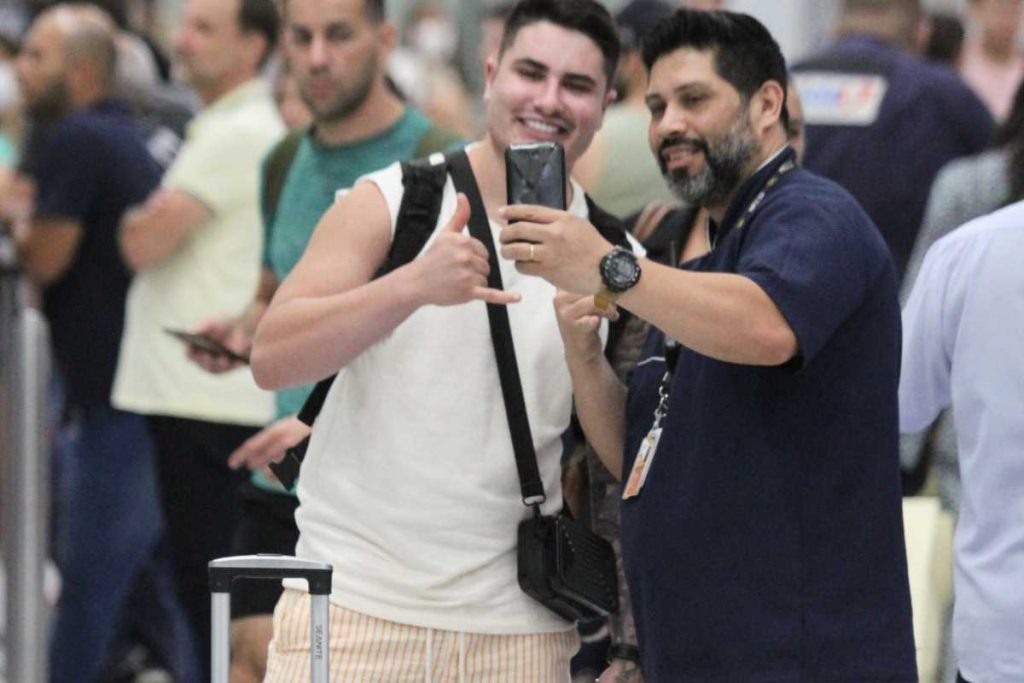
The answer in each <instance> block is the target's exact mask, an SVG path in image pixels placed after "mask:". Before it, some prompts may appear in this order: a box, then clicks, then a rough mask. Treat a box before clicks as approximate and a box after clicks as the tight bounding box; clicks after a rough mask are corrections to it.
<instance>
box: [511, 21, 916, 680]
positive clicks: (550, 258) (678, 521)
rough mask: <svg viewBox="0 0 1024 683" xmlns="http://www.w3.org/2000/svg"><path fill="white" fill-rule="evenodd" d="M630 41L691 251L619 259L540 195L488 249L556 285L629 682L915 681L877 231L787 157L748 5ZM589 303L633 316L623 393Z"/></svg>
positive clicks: (767, 57)
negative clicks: (612, 565)
mask: <svg viewBox="0 0 1024 683" xmlns="http://www.w3.org/2000/svg"><path fill="white" fill-rule="evenodd" d="M643 57H644V62H645V64H646V67H647V69H648V74H649V80H648V87H647V95H646V102H647V107H648V110H649V111H650V113H651V124H650V128H649V141H650V145H651V150H652V152H653V154H654V155H655V158H656V159H657V160H658V162H659V164H660V165H661V168H662V172H663V174H664V176H665V179H666V181H667V182H668V184H669V185H670V186H671V187H672V188H673V190H674V191H675V192H676V194H677V195H678V196H679V197H680V199H682V200H684V201H685V202H687V203H688V204H691V205H694V206H698V207H701V208H703V209H705V210H706V212H707V220H706V221H705V222H704V224H703V225H702V226H701V229H700V231H699V233H698V234H701V233H702V236H703V239H704V240H705V242H706V247H707V249H708V251H707V253H706V254H705V255H703V256H700V257H698V258H694V259H692V260H690V261H687V262H685V263H683V264H681V265H680V266H679V267H675V268H673V267H671V266H667V265H663V264H659V263H656V262H654V261H651V260H647V259H643V258H640V259H637V258H635V257H634V256H633V255H631V254H628V253H623V252H620V251H617V250H612V249H610V245H608V244H607V243H606V242H604V241H602V240H599V239H597V238H596V237H595V236H594V235H593V234H592V233H591V232H590V231H589V230H588V226H587V225H586V224H585V222H584V221H581V220H580V219H579V218H577V217H574V216H570V215H566V214H565V213H564V212H558V211H552V210H550V209H545V208H540V207H509V208H508V209H507V210H505V211H504V212H503V215H504V217H505V218H507V219H509V220H515V221H516V222H515V223H514V224H513V225H510V226H509V227H508V228H506V229H505V230H504V231H503V232H502V242H503V243H504V246H503V247H502V253H503V255H504V256H505V257H506V258H513V259H522V258H523V257H524V255H526V254H527V251H528V248H527V247H526V246H525V244H524V243H525V242H527V241H528V242H529V243H530V245H531V246H530V247H529V251H530V252H532V255H533V257H534V258H533V260H532V261H531V262H528V263H524V262H522V261H521V260H520V261H519V269H520V270H521V271H522V272H523V273H527V274H535V275H539V276H541V277H544V278H545V279H547V280H549V281H550V282H552V283H553V284H554V285H556V286H558V287H560V288H562V289H564V290H566V291H568V292H572V293H573V295H572V296H570V295H566V296H565V299H564V300H563V301H561V302H560V305H559V321H560V325H561V329H562V333H563V335H564V337H565V343H566V350H567V359H568V363H569V367H570V369H571V374H572V378H573V388H574V391H575V397H576V406H577V411H578V414H579V417H580V421H581V424H582V426H583V429H584V432H585V433H586V435H587V437H588V438H589V440H590V442H591V443H592V444H593V446H594V448H595V450H596V451H597V453H598V454H599V455H600V456H601V458H602V460H603V461H604V463H605V464H606V465H607V466H608V469H609V470H610V471H611V472H614V473H618V474H619V476H620V478H621V481H622V494H621V495H622V503H621V518H622V548H623V556H624V561H625V567H626V575H627V578H628V579H629V587H630V592H631V596H632V599H633V614H634V617H635V620H636V625H637V632H638V636H639V644H640V651H641V652H640V660H641V666H642V669H643V674H644V678H645V680H646V681H648V682H650V683H660V682H662V681H665V682H673V683H674V682H675V681H680V680H707V681H750V682H758V681H765V682H767V681H782V680H787V681H789V680H793V681H795V680H806V681H824V680H832V681H868V680H870V681H881V680H885V681H905V682H907V683H910V682H911V681H916V680H917V671H916V664H915V651H914V636H913V628H912V622H911V610H910V591H909V585H908V578H907V564H906V549H905V545H904V538H903V523H902V509H901V499H900V493H901V492H900V477H899V456H898V430H897V427H898V420H897V384H898V381H899V368H900V351H899V349H900V320H899V316H900V312H899V304H898V300H897V292H896V286H897V285H896V272H895V268H894V266H893V263H892V259H891V258H890V257H889V254H888V251H887V249H886V246H885V243H884V242H883V240H882V238H881V236H880V235H879V233H878V231H877V229H876V228H875V227H874V226H873V225H872V223H871V220H870V219H869V218H868V217H867V215H866V214H865V213H864V211H863V209H861V208H860V207H859V206H858V205H857V203H856V202H855V201H854V200H853V199H852V197H850V195H849V194H847V193H846V192H845V191H843V190H842V189H841V188H839V187H838V186H837V185H835V184H834V183H832V182H831V181H828V180H826V179H824V178H820V177H818V176H815V175H813V174H812V173H810V172H808V171H805V170H803V169H801V168H800V167H799V166H798V165H797V163H796V153H795V151H794V150H793V149H792V148H791V147H790V146H789V145H788V143H787V131H786V123H787V117H788V112H787V106H786V95H787V92H786V80H787V79H786V66H785V60H784V58H783V56H782V53H781V51H780V49H779V46H778V44H777V43H776V42H775V40H774V38H772V36H771V34H770V33H769V32H768V30H767V29H766V28H765V27H764V26H763V25H762V24H761V23H759V22H758V21H757V20H756V19H754V18H752V17H750V16H747V15H743V14H736V13H732V12H725V11H721V12H695V11H691V10H685V9H683V10H678V11H676V12H675V13H674V14H672V15H670V16H669V17H666V18H665V19H663V20H662V21H661V22H659V24H658V25H657V26H656V27H655V28H654V29H653V31H652V32H651V34H650V35H649V36H648V38H647V40H646V41H645V43H644V48H643ZM574 297H583V298H574ZM588 298H589V299H590V301H588ZM595 301H596V302H597V303H598V304H600V305H608V304H609V302H614V303H616V304H617V305H619V306H621V307H622V308H624V309H626V310H628V311H629V312H631V313H632V314H634V315H636V316H637V317H639V318H642V319H644V320H646V321H648V322H650V323H651V325H652V330H651V333H650V335H649V337H648V339H647V342H646V344H645V346H644V349H643V351H642V353H641V359H640V362H639V363H638V364H637V368H636V370H635V371H634V373H633V375H632V377H631V378H630V380H629V382H628V388H627V386H626V385H624V384H623V383H621V382H620V381H619V380H618V379H617V378H616V376H615V374H614V372H613V371H612V368H611V367H610V365H609V364H608V362H607V361H606V360H605V359H604V356H603V355H602V353H601V344H600V339H599V337H598V336H597V334H596V333H595V331H596V325H595V322H596V320H597V318H596V316H595V315H594V313H593V311H592V310H591V309H590V307H592V306H593V302H595Z"/></svg>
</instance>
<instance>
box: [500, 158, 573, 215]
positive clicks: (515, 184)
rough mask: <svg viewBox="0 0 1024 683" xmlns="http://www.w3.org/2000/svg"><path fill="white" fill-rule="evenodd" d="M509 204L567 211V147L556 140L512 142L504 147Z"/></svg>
mask: <svg viewBox="0 0 1024 683" xmlns="http://www.w3.org/2000/svg"><path fill="white" fill-rule="evenodd" d="M505 191H506V193H507V195H508V203H509V204H510V205H511V204H534V205H538V206H546V207H549V208H552V209H561V210H563V211H564V210H565V150H563V149H562V146H561V145H560V144H558V143H557V142H541V143H536V144H529V145H510V146H509V147H508V148H507V149H506V150H505Z"/></svg>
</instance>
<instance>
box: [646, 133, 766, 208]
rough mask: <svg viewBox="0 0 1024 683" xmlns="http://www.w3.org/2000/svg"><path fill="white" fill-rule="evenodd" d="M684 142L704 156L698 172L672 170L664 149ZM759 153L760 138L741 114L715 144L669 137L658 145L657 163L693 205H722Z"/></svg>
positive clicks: (678, 192)
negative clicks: (758, 141) (667, 162)
mask: <svg viewBox="0 0 1024 683" xmlns="http://www.w3.org/2000/svg"><path fill="white" fill-rule="evenodd" d="M681 143H685V144H690V145H693V146H695V147H697V148H698V149H700V151H701V153H703V155H704V166H703V167H702V168H701V169H700V170H699V171H697V173H696V174H695V175H692V176H691V175H690V174H689V173H688V172H687V171H686V169H678V170H675V171H669V170H668V168H667V164H666V162H665V159H664V157H663V156H662V155H661V153H660V152H661V150H663V149H665V148H666V147H671V146H673V145H678V144H681ZM756 154H757V140H756V138H755V137H754V132H753V130H752V129H751V127H750V122H749V121H748V120H747V118H746V116H744V115H743V114H742V113H741V115H740V116H739V117H738V118H737V120H736V123H734V124H733V126H732V128H730V129H729V132H728V133H726V134H725V136H724V137H723V138H722V139H721V140H719V141H718V142H715V143H713V144H708V142H707V140H705V139H687V138H684V137H683V136H681V135H675V136H669V137H667V138H665V140H663V141H662V143H661V146H660V147H659V154H658V163H659V164H660V165H661V172H662V174H663V175H664V176H665V181H666V182H667V183H668V186H669V189H671V190H672V193H673V194H675V195H676V196H677V197H679V199H681V200H682V201H683V202H685V203H687V204H689V205H691V206H712V205H715V204H719V203H721V202H722V201H724V200H725V199H726V198H728V197H729V195H731V194H732V193H733V192H734V191H735V190H736V188H737V187H738V186H739V184H740V181H741V180H742V178H743V172H744V170H745V169H746V168H747V166H748V165H749V164H750V160H751V159H753V158H754V156H755V155H756Z"/></svg>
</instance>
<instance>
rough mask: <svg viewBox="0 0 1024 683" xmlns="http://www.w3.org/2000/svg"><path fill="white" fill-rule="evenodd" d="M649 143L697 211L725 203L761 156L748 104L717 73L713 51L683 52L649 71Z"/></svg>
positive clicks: (664, 170)
mask: <svg viewBox="0 0 1024 683" xmlns="http://www.w3.org/2000/svg"><path fill="white" fill-rule="evenodd" d="M646 101H647V107H648V109H649V110H650V112H651V125H650V129H649V142H650V145H651V151H652V152H653V153H654V155H655V158H656V159H657V161H658V164H659V165H660V166H661V170H662V173H663V174H664V175H665V179H666V181H667V182H668V183H669V185H670V186H671V187H672V189H673V191H674V192H675V193H676V194H677V195H679V197H680V198H681V199H683V200H684V201H686V202H688V203H691V204H694V205H698V206H715V205H718V204H722V203H724V202H725V201H726V200H727V199H728V198H729V197H730V196H731V195H732V193H733V192H734V191H735V190H736V188H737V187H738V186H739V184H740V183H741V182H742V181H743V179H744V178H745V177H746V175H747V174H748V173H749V172H750V170H751V166H752V165H753V163H754V162H755V160H757V158H758V156H759V152H760V151H761V144H760V140H759V138H758V136H757V134H756V133H755V129H754V126H753V125H752V123H751V116H750V111H751V107H750V102H749V101H747V100H746V99H745V98H743V97H741V96H740V94H739V92H737V90H736V89H735V88H733V87H732V85H730V84H729V82H728V81H726V80H724V79H723V78H721V77H720V76H719V75H718V74H717V73H716V70H715V66H714V55H713V54H712V52H711V51H710V50H694V49H691V48H680V49H678V50H675V51H674V52H671V53H669V54H666V55H665V56H663V57H661V58H660V59H658V61H656V62H655V63H654V65H653V67H652V68H651V75H650V80H649V83H648V88H647V98H646Z"/></svg>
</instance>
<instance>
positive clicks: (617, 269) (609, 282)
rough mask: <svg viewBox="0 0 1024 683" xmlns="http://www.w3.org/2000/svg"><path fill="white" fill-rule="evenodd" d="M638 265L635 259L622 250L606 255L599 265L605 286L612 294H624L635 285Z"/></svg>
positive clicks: (638, 271) (637, 276) (629, 253)
mask: <svg viewBox="0 0 1024 683" xmlns="http://www.w3.org/2000/svg"><path fill="white" fill-rule="evenodd" d="M639 275H640V265H639V264H638V263H637V262H636V257H635V256H634V255H633V254H632V253H631V252H628V251H626V250H624V249H616V250H615V251H613V252H611V253H610V254H608V255H607V256H606V257H605V258H604V261H603V262H602V264H601V276H602V278H603V279H604V283H605V286H606V287H607V288H608V289H610V290H611V291H613V292H624V291H626V290H627V289H629V288H630V287H632V286H633V285H635V284H636V281H637V279H638V278H639Z"/></svg>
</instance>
